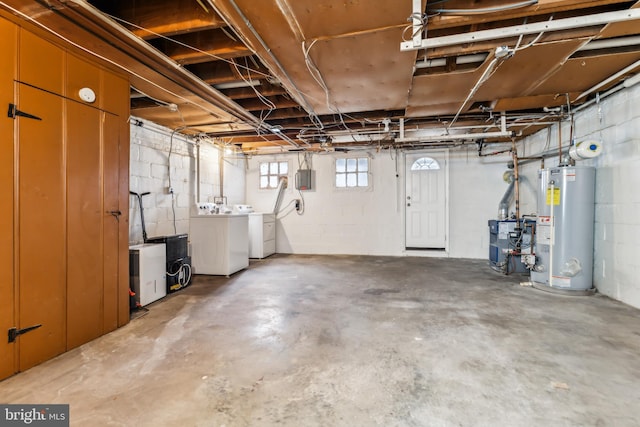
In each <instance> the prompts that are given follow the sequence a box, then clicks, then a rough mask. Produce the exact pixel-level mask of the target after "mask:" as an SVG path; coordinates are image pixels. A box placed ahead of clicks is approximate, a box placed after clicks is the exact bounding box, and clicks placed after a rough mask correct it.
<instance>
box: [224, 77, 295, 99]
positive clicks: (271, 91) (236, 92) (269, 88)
mask: <svg viewBox="0 0 640 427" xmlns="http://www.w3.org/2000/svg"><path fill="white" fill-rule="evenodd" d="M261 83H262V84H260V85H259V86H256V87H255V90H257V91H258V92H259V93H260V94H261V95H262V96H275V95H284V94H285V93H287V92H286V91H285V90H284V88H283V87H282V86H277V85H272V84H270V83H267V81H266V80H262V81H261ZM220 92H222V93H224V94H225V95H226V96H228V97H229V98H231V99H247V98H255V97H256V93H255V91H254V90H253V89H252V88H250V87H239V88H234V89H224V90H221V91H220Z"/></svg>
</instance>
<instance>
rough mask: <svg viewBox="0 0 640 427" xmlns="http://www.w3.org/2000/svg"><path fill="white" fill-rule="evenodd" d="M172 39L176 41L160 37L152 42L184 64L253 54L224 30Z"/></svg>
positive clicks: (200, 32)
mask: <svg viewBox="0 0 640 427" xmlns="http://www.w3.org/2000/svg"><path fill="white" fill-rule="evenodd" d="M172 40H175V41H171V40H166V39H158V40H153V41H152V42H151V44H153V45H154V46H155V47H157V48H158V49H160V50H161V51H162V52H163V53H164V54H165V55H167V56H168V57H170V58H171V59H173V60H174V61H176V62H177V63H179V64H182V65H188V64H197V63H201V62H210V61H213V60H217V59H220V58H224V59H228V58H237V57H241V56H251V55H253V53H252V52H251V51H250V50H249V48H248V47H246V46H245V45H244V43H242V42H240V41H238V40H232V39H231V38H229V36H228V35H227V34H226V33H225V32H224V31H222V30H207V31H199V32H196V33H191V34H184V35H180V36H175V37H173V38H172ZM190 46H193V47H197V50H196V49H194V48H192V47H190Z"/></svg>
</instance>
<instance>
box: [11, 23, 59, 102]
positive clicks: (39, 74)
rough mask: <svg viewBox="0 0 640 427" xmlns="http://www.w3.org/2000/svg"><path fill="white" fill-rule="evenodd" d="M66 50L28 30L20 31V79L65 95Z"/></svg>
mask: <svg viewBox="0 0 640 427" xmlns="http://www.w3.org/2000/svg"><path fill="white" fill-rule="evenodd" d="M63 76H64V51H63V50H62V49H60V48H59V47H57V46H55V45H53V44H51V43H49V42H48V41H46V40H43V39H41V38H40V37H38V36H36V35H35V34H33V33H30V32H28V31H26V30H22V31H20V81H21V82H22V83H27V84H29V85H32V86H36V87H39V88H42V89H44V90H47V91H49V92H53V93H57V94H59V95H63V91H64V78H63Z"/></svg>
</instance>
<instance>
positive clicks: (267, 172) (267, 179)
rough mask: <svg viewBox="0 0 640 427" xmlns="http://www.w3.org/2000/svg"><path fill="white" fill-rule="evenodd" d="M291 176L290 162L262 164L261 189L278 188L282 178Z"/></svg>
mask: <svg viewBox="0 0 640 427" xmlns="http://www.w3.org/2000/svg"><path fill="white" fill-rule="evenodd" d="M288 174H289V162H261V163H260V188H261V189H269V188H278V182H279V181H280V178H281V177H285V178H286V177H287V176H288Z"/></svg>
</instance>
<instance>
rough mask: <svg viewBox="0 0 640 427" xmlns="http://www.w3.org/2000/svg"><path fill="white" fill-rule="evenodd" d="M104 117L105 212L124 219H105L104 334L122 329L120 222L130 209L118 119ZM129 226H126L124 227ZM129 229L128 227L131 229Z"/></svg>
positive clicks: (109, 216)
mask: <svg viewBox="0 0 640 427" xmlns="http://www.w3.org/2000/svg"><path fill="white" fill-rule="evenodd" d="M102 117H103V123H104V125H103V129H104V131H103V135H104V136H103V138H104V139H103V153H104V154H103V159H104V161H103V164H104V181H103V185H104V190H103V197H104V208H105V210H107V211H117V212H120V213H121V215H119V216H115V215H107V216H106V218H105V219H104V279H103V280H104V296H103V300H104V320H103V322H104V323H103V332H104V333H107V332H110V331H113V330H114V329H116V328H117V327H118V293H119V269H118V262H119V259H118V251H119V250H120V248H119V228H120V221H124V220H125V218H126V216H125V215H124V211H125V210H126V208H121V207H120V200H119V194H118V188H119V185H120V182H119V178H120V175H119V174H120V167H119V165H120V153H119V131H120V129H119V122H120V121H122V119H120V118H119V117H117V116H114V115H112V114H108V113H102ZM124 224H126V223H124ZM127 228H128V227H127Z"/></svg>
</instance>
